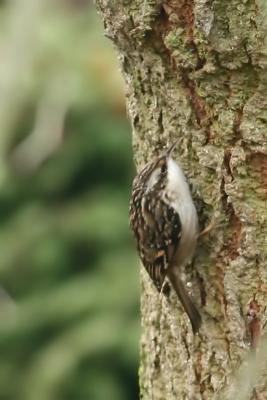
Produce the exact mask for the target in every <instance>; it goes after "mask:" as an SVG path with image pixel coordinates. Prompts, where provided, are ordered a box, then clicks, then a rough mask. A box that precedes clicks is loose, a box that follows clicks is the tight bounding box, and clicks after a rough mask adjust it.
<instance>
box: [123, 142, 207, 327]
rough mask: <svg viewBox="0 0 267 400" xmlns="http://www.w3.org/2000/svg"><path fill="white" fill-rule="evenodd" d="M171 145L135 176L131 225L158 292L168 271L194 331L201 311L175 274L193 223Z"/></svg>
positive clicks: (191, 243) (189, 249)
mask: <svg viewBox="0 0 267 400" xmlns="http://www.w3.org/2000/svg"><path fill="white" fill-rule="evenodd" d="M173 148H174V146H172V147H171V148H169V149H168V150H167V152H165V153H164V154H163V155H161V156H159V157H157V158H156V159H155V160H153V161H151V162H149V163H147V164H146V165H145V167H144V168H143V169H142V171H141V172H140V173H139V174H138V175H137V176H136V177H135V179H134V182H133V190H132V197H131V201H130V226H131V228H132V230H133V232H134V235H135V238H136V242H137V248H138V252H139V255H140V258H141V260H142V263H143V265H144V267H145V268H146V270H147V272H148V274H149V276H150V278H151V279H152V281H153V282H154V284H155V286H156V288H157V289H158V291H161V290H162V286H163V283H164V280H165V278H166V276H168V278H169V280H170V282H171V284H172V286H173V287H174V289H175V291H176V293H177V296H178V297H179V299H180V301H181V303H182V305H183V307H184V309H185V311H186V313H187V314H188V317H189V319H190V321H191V324H192V329H193V331H194V333H196V332H197V331H198V330H199V327H200V325H201V316H200V314H199V312H198V310H197V308H196V306H195V305H194V303H193V302H192V300H191V298H190V297H189V295H188V293H187V291H186V289H185V287H184V285H183V283H182V281H181V280H180V278H179V276H178V275H177V274H178V273H179V266H180V265H181V264H183V263H185V262H187V261H188V260H189V259H190V258H191V257H192V255H193V253H194V250H195V245H196V239H197V233H198V223H197V215H196V211H195V207H194V204H193V201H192V198H191V195H190V192H189V188H188V185H187V182H186V181H185V178H184V175H183V173H182V171H181V169H180V167H179V166H178V165H177V163H176V162H175V161H174V160H173V159H172V158H171V157H170V155H171V152H172V150H173Z"/></svg>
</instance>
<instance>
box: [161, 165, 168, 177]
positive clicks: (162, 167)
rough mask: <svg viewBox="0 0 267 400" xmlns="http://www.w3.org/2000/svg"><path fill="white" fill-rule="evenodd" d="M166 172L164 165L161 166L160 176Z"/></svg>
mask: <svg viewBox="0 0 267 400" xmlns="http://www.w3.org/2000/svg"><path fill="white" fill-rule="evenodd" d="M166 170H167V166H166V164H165V163H164V164H163V165H162V166H161V173H162V174H165V172H166Z"/></svg>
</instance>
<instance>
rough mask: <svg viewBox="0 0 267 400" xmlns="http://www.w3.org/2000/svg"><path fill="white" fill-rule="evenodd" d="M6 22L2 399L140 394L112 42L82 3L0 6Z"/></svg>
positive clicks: (2, 45) (126, 150)
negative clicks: (105, 36)
mask: <svg viewBox="0 0 267 400" xmlns="http://www.w3.org/2000/svg"><path fill="white" fill-rule="evenodd" d="M16 3H17V4H16ZM18 3H20V5H18ZM0 25H1V36H0V49H2V52H3V50H6V57H5V59H4V62H3V63H2V64H3V65H2V66H1V67H0V87H2V89H3V90H2V94H1V91H0V130H1V137H2V139H1V142H0V150H1V154H0V170H1V174H0V184H1V189H0V276H1V282H0V318H1V324H0V356H1V363H0V399H1V400H37V399H38V400H74V399H75V400H88V399H90V400H106V399H108V398H109V399H114V400H124V399H129V400H131V399H133V400H134V399H137V398H138V383H137V381H138V377H137V375H138V337H139V324H140V322H139V277H138V267H137V265H138V262H137V257H136V253H135V249H134V243H133V240H132V237H131V234H130V232H129V228H128V200H129V196H130V190H131V180H132V176H133V174H134V168H133V163H132V154H131V132H130V126H129V122H128V121H127V118H126V113H125V106H124V95H123V88H122V85H123V84H122V80H121V77H120V74H119V71H118V65H117V62H116V54H115V51H114V49H113V48H112V46H111V44H110V43H109V42H108V40H107V39H106V38H104V32H103V27H102V24H101V21H100V18H99V16H97V14H96V11H95V10H94V9H93V7H92V5H90V3H89V2H86V1H83V2H81V1H79V2H78V1H74V0H73V1H63V0H61V1H60V0H58V1H54V2H51V4H50V3H49V2H47V1H41V0H34V1H33V0H23V1H22V0H21V2H14V4H13V5H12V6H11V5H8V4H7V3H1V13H0ZM2 54H3V53H2Z"/></svg>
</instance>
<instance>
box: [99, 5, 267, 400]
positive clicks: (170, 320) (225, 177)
mask: <svg viewBox="0 0 267 400" xmlns="http://www.w3.org/2000/svg"><path fill="white" fill-rule="evenodd" d="M97 4H98V7H99V9H100V10H101V12H102V15H103V19H104V22H105V27H106V32H107V35H108V36H109V37H110V38H111V39H112V40H113V41H114V43H115V45H116V47H117V48H118V54H119V58H120V61H121V69H122V73H123V75H124V77H125V82H126V98H127V107H128V112H129V116H130V119H131V121H132V127H133V146H134V157H135V161H136V164H137V168H140V167H141V166H142V165H143V164H144V163H145V162H146V161H147V160H149V159H151V157H153V156H154V155H156V154H158V153H160V152H161V151H162V149H163V148H164V147H165V146H166V144H170V143H172V142H173V141H174V140H177V139H178V145H177V151H176V153H175V156H176V158H177V160H178V162H179V163H180V164H181V165H182V167H183V168H184V170H185V173H186V176H187V178H188V180H189V182H190V184H191V186H192V191H193V195H194V197H195V199H196V203H197V206H198V208H199V215H200V220H201V222H202V224H205V223H207V221H208V220H209V219H211V218H214V220H215V227H214V229H213V231H212V233H211V234H210V235H209V237H204V238H202V239H200V241H199V246H198V250H197V254H196V257H195V260H194V262H193V264H192V265H191V266H187V267H186V268H184V269H183V271H181V273H182V276H183V278H184V280H185V281H186V282H188V290H189V291H190V292H191V294H192V296H193V297H194V298H195V301H196V303H198V305H199V307H200V309H201V310H202V314H203V318H204V324H203V328H202V331H201V334H200V335H199V336H195V337H194V336H193V335H192V332H191V328H190V324H189V322H188V319H187V317H186V315H185V314H184V312H183V311H182V309H181V306H180V304H178V302H177V301H176V298H175V296H174V295H173V294H171V297H170V300H169V301H166V299H164V298H163V297H159V296H158V294H157V292H156V290H155V289H154V287H153V285H152V283H151V282H150V281H149V278H148V277H147V275H146V273H145V272H144V271H143V269H142V273H141V276H142V277H141V283H142V306H141V308H142V326H143V335H142V339H141V366H140V386H141V396H142V398H143V399H147V400H148V399H154V400H160V399H162V400H163V399H168V400H171V399H189V400H192V399H213V398H214V396H215V394H219V393H220V392H221V391H222V390H223V389H224V388H225V386H226V385H227V384H228V383H229V381H230V380H231V377H232V375H233V372H234V371H235V370H236V369H237V368H238V367H239V365H240V364H241V362H242V360H243V359H244V357H245V356H246V354H247V353H248V352H249V351H251V347H252V346H254V345H255V343H257V340H258V337H259V336H261V335H262V334H263V330H264V329H263V326H264V322H265V320H266V310H265V304H266V303H267V291H266V283H267V269H266V264H267V242H266V238H267V228H266V226H267V210H266V209H267V172H266V171H267V133H266V128H267V100H266V70H265V66H266V48H265V40H264V33H265V27H264V23H263V22H264V21H263V18H262V16H263V15H264V14H263V13H262V4H261V3H260V2H255V1H251V0H248V1H241V0H232V1H228V0H227V1H222V0H215V1H213V2H212V4H211V2H209V1H208V0H206V1H205V0H204V1H203V0H196V1H194V2H193V1H191V0H183V1H180V0H170V1H168V2H166V3H164V2H162V1H152V0H151V1H149V0H147V1H141V0H140V1H139V0H135V1H126V0H124V1H122V0H121V1H112V0H98V1H97ZM255 326H256V327H257V329H256V328H255ZM255 393H256V392H255V391H254V395H255V396H256V394H255ZM258 393H262V394H263V395H265V396H267V386H266V387H265V386H264V385H261V388H260V389H259V392H258ZM255 398H256V397H255Z"/></svg>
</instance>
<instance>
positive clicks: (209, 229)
mask: <svg viewBox="0 0 267 400" xmlns="http://www.w3.org/2000/svg"><path fill="white" fill-rule="evenodd" d="M214 226H215V219H214V218H212V220H211V221H210V223H209V225H208V226H206V228H204V229H203V230H202V231H201V232H199V234H198V238H200V237H201V236H205V235H207V234H208V233H210V231H211V230H212V229H213V228H214Z"/></svg>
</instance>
